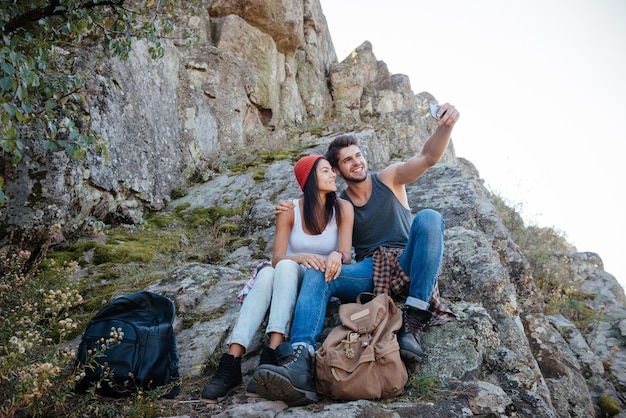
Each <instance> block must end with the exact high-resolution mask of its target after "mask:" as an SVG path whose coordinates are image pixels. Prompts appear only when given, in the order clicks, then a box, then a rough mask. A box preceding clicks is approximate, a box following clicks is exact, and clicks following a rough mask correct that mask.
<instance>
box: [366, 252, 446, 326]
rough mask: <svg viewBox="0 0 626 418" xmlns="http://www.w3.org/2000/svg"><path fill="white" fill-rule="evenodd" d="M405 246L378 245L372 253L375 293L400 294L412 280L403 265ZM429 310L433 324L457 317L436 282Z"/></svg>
mask: <svg viewBox="0 0 626 418" xmlns="http://www.w3.org/2000/svg"><path fill="white" fill-rule="evenodd" d="M403 252H404V248H392V247H378V249H377V250H376V251H374V253H373V254H372V270H373V272H372V273H373V278H372V280H373V284H374V290H373V292H374V294H376V295H379V294H381V293H387V294H388V295H391V296H392V297H393V296H394V295H399V294H401V293H402V291H403V290H404V289H405V288H406V287H407V285H408V284H409V282H410V281H411V279H410V277H409V276H407V275H406V273H405V272H404V270H402V267H400V261H399V259H400V256H401V255H402V253H403ZM428 310H429V311H430V312H431V313H432V314H433V317H432V320H431V324H432V325H439V324H443V323H446V322H448V321H450V320H451V319H454V318H456V315H454V313H453V312H452V311H451V310H450V308H448V307H447V306H446V305H445V304H444V303H443V302H442V301H441V299H440V296H439V286H438V285H437V283H435V288H434V289H433V294H432V296H431V298H430V306H429V308H428Z"/></svg>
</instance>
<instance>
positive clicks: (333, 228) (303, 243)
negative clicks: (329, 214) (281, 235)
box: [287, 199, 339, 257]
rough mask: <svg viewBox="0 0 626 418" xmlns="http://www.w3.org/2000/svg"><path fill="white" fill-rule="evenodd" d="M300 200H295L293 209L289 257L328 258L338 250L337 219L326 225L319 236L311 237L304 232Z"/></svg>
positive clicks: (288, 246)
mask: <svg viewBox="0 0 626 418" xmlns="http://www.w3.org/2000/svg"><path fill="white" fill-rule="evenodd" d="M298 200H299V199H294V201H293V203H295V205H296V207H295V208H294V209H293V228H292V229H291V233H290V234H289V243H288V244H287V255H297V254H303V253H307V254H317V255H320V256H322V257H326V256H328V254H330V253H331V252H333V251H335V250H336V249H337V244H338V242H339V238H338V237H339V229H338V228H337V221H336V220H335V217H334V216H333V218H332V219H331V221H330V222H329V223H328V225H326V229H324V231H323V232H322V233H321V234H319V235H310V234H307V233H306V232H304V229H303V227H302V222H303V220H302V215H301V213H300V205H299V204H298Z"/></svg>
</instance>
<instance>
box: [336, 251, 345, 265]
mask: <svg viewBox="0 0 626 418" xmlns="http://www.w3.org/2000/svg"><path fill="white" fill-rule="evenodd" d="M335 251H336V252H338V253H339V254H341V262H342V263H343V260H345V259H346V255H345V254H344V253H343V251H339V250H335Z"/></svg>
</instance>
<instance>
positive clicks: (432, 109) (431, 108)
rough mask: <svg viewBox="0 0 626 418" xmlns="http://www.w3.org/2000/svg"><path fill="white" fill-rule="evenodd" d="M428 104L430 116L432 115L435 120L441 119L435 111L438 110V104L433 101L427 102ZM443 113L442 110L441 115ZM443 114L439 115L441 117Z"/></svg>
mask: <svg viewBox="0 0 626 418" xmlns="http://www.w3.org/2000/svg"><path fill="white" fill-rule="evenodd" d="M428 106H429V107H430V116H432V117H433V118H435V119H437V120H441V118H440V117H437V112H439V106H437V105H436V104H433V103H428ZM445 114H446V112H443V115H445ZM443 115H441V117H443Z"/></svg>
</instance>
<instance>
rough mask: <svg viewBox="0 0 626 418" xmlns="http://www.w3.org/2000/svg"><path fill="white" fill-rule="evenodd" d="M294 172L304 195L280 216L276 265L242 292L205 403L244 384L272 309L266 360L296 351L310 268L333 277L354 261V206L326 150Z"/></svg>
mask: <svg viewBox="0 0 626 418" xmlns="http://www.w3.org/2000/svg"><path fill="white" fill-rule="evenodd" d="M294 173H295V175H296V180H297V181H298V184H299V185H300V188H301V189H302V191H303V192H304V194H303V197H302V198H301V199H294V203H295V205H294V207H293V208H291V209H290V210H288V211H287V212H286V213H285V214H282V215H281V216H278V217H277V218H276V219H277V220H276V232H275V235H274V251H273V253H272V261H271V266H269V263H267V264H268V266H267V267H262V268H261V269H260V270H258V271H257V272H256V274H255V275H253V278H252V279H251V282H249V285H250V284H251V287H249V286H248V289H249V292H248V293H247V296H245V291H246V290H247V289H244V291H242V293H244V294H243V295H241V294H240V297H241V296H245V299H244V301H243V304H242V306H241V312H240V314H239V319H238V320H237V323H236V324H235V328H234V329H233V332H232V334H231V337H230V340H229V343H228V353H224V354H222V358H221V361H220V364H219V366H218V369H217V371H216V373H215V375H214V376H213V378H212V380H211V381H210V382H209V384H208V385H206V386H205V387H204V390H203V391H202V400H203V401H205V402H209V403H216V402H217V399H218V398H220V397H223V396H226V395H227V394H228V392H230V391H231V390H232V389H234V388H236V387H237V386H239V385H240V384H241V381H242V378H241V358H242V356H243V354H244V353H245V352H246V349H247V348H248V346H249V345H250V342H251V340H252V337H253V336H254V334H255V333H256V331H257V330H258V328H259V327H260V326H261V323H262V322H263V319H264V318H265V314H266V313H267V310H268V308H269V319H268V324H267V330H266V333H267V334H268V336H269V346H265V347H264V348H263V350H262V351H261V358H260V363H262V364H276V365H278V363H279V362H280V360H281V358H283V357H286V356H288V355H289V354H290V353H291V351H292V349H291V345H290V344H289V343H288V342H285V341H286V340H287V338H288V334H289V329H290V327H291V318H292V316H293V309H294V306H295V303H296V298H297V296H298V289H299V286H300V283H301V281H302V277H303V276H304V270H305V268H314V269H316V270H320V271H323V272H324V274H325V276H326V279H327V280H330V279H334V278H336V277H338V276H339V273H340V272H341V266H342V264H347V263H350V261H351V258H350V254H351V250H352V224H353V222H354V209H353V207H352V204H350V203H348V202H347V201H345V200H342V199H339V198H338V197H337V195H336V192H337V184H336V179H337V176H336V174H335V172H334V171H333V169H332V167H331V166H330V163H329V162H328V160H326V158H325V157H324V156H322V155H310V156H307V157H303V158H301V159H300V160H298V162H297V163H296V165H295V167H294ZM283 343H284V344H283ZM249 391H253V388H252V387H249Z"/></svg>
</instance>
